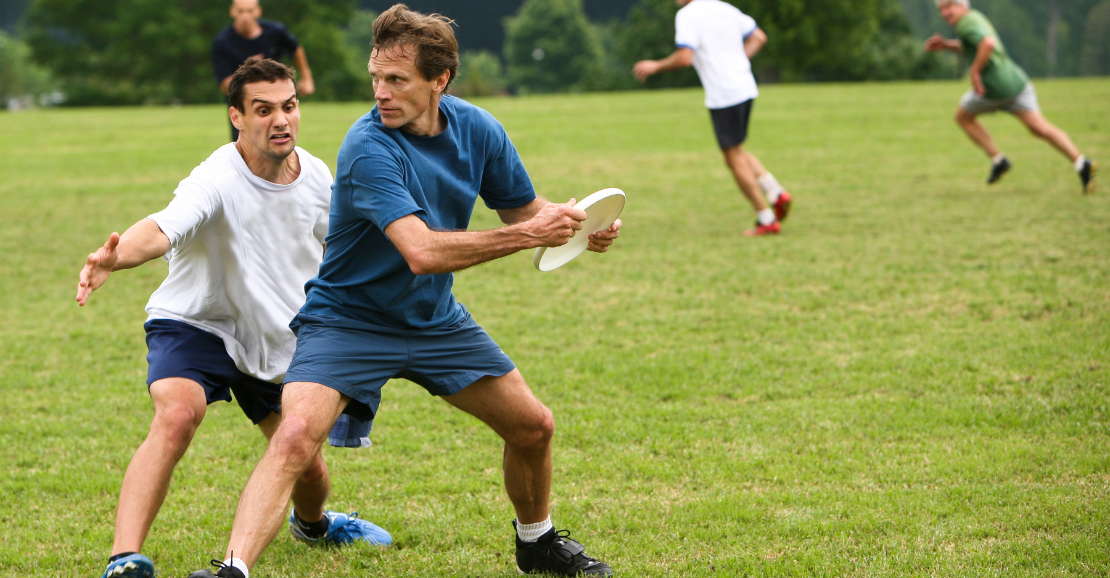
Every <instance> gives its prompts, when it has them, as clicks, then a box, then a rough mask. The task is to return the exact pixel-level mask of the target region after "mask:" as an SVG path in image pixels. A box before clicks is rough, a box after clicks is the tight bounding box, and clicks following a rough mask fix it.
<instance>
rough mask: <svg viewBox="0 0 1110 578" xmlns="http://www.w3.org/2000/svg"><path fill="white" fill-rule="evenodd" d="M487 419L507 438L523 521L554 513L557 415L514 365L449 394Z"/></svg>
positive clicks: (512, 487) (508, 467)
mask: <svg viewBox="0 0 1110 578" xmlns="http://www.w3.org/2000/svg"><path fill="white" fill-rule="evenodd" d="M443 399H444V400H445V401H447V402H448V403H450V404H451V405H453V406H455V407H457V408H459V409H461V410H463V411H465V412H467V413H469V414H470V415H473V416H474V417H476V418H478V419H480V420H482V421H483V422H484V423H485V424H486V425H488V426H490V427H491V428H493V431H495V432H497V435H499V436H501V439H503V440H505V453H504V461H503V467H504V473H505V491H506V492H507V493H508V495H509V500H510V501H511V502H512V503H513V508H514V509H515V510H516V519H517V521H518V522H520V523H521V524H535V523H538V522H542V521H544V520H546V519H547V518H548V516H549V515H550V509H549V504H550V496H551V439H552V437H554V435H555V418H554V417H552V415H551V410H549V409H547V406H545V405H544V404H543V403H541V402H540V400H538V399H536V396H534V395H533V394H532V390H530V389H528V385H527V384H526V383H525V382H524V377H522V376H521V375H520V371H518V370H516V369H514V370H512V371H511V372H509V373H508V374H506V375H503V376H501V377H484V378H482V379H479V380H478V381H476V382H474V383H472V384H471V385H469V386H468V387H467V388H466V389H463V390H462V391H460V392H459V393H456V394H455V395H452V396H447V397H444V398H443Z"/></svg>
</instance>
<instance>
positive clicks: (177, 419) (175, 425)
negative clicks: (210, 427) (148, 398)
mask: <svg viewBox="0 0 1110 578" xmlns="http://www.w3.org/2000/svg"><path fill="white" fill-rule="evenodd" d="M202 419H204V416H203V415H198V413H197V411H196V410H195V409H194V408H192V407H189V406H188V405H173V406H170V407H166V408H160V409H158V410H157V411H156V412H155V414H154V420H153V421H152V422H151V424H150V436H151V437H154V438H156V439H158V440H160V441H162V442H163V443H165V444H167V445H168V446H169V447H171V448H172V449H174V450H175V451H177V453H179V454H180V453H184V452H185V449H186V448H188V447H189V443H190V442H191V441H192V440H193V434H195V433H196V431H197V427H198V426H199V425H200V422H201V420H202Z"/></svg>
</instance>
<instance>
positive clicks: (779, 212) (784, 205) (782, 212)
mask: <svg viewBox="0 0 1110 578" xmlns="http://www.w3.org/2000/svg"><path fill="white" fill-rule="evenodd" d="M771 208H772V209H774V210H775V219H776V220H778V221H785V220H786V216H787V215H789V214H790V193H788V192H786V191H783V192H781V193H779V198H778V200H777V201H775V204H773V205H771ZM776 232H777V231H776Z"/></svg>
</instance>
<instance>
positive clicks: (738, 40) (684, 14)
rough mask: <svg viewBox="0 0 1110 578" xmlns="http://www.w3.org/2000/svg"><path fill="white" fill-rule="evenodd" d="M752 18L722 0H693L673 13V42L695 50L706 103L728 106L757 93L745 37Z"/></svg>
mask: <svg viewBox="0 0 1110 578" xmlns="http://www.w3.org/2000/svg"><path fill="white" fill-rule="evenodd" d="M756 28H757V26H756V24H755V20H754V19H752V17H751V16H748V15H747V14H744V13H743V12H741V11H740V10H738V9H737V8H736V7H735V6H733V5H731V4H728V3H725V2H722V1H721V0H694V1H693V2H690V3H689V4H687V5H686V6H684V7H683V8H682V9H681V10H679V11H678V15H677V16H675V45H677V46H678V47H680V48H689V49H691V50H693V51H694V68H695V69H696V70H697V71H698V78H700V79H701V84H702V86H703V87H705V106H706V108H710V109H720V108H728V107H730V106H735V105H737V104H740V103H742V102H744V101H747V100H751V99H753V98H755V97H757V96H759V89H758V88H756V85H755V77H754V76H752V63H751V61H749V60H748V54H747V53H746V52H744V41H745V40H747V38H748V37H749V36H751V35H752V33H753V32H755V31H756Z"/></svg>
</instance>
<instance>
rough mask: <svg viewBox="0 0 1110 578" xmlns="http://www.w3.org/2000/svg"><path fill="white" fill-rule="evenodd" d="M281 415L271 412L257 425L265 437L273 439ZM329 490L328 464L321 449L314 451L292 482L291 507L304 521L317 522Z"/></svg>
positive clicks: (320, 517) (322, 513)
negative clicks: (313, 456) (309, 461)
mask: <svg viewBox="0 0 1110 578" xmlns="http://www.w3.org/2000/svg"><path fill="white" fill-rule="evenodd" d="M280 423H281V416H280V415H278V414H276V413H271V414H270V415H269V416H267V417H266V419H264V420H262V423H260V424H258V427H259V428H261V429H262V433H263V434H264V435H265V436H266V439H268V440H269V439H273V437H274V432H276V431H277V428H278V424H280ZM330 492H331V477H330V476H329V474H328V465H327V463H326V462H325V461H324V454H323V451H318V452H316V457H315V458H314V459H313V460H312V463H311V464H309V466H308V469H306V470H305V472H304V473H303V474H301V477H300V478H298V479H297V482H296V483H295V484H293V507H294V508H296V509H297V516H298V517H300V519H302V520H304V521H306V522H318V521H320V520H321V519H323V517H324V502H326V501H327V499H328V494H329V493H330Z"/></svg>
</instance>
